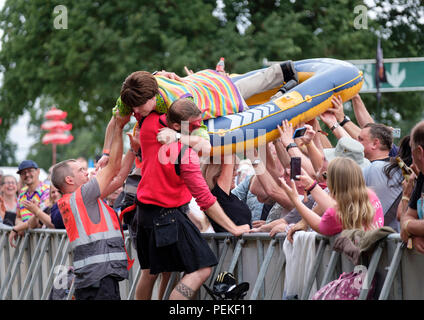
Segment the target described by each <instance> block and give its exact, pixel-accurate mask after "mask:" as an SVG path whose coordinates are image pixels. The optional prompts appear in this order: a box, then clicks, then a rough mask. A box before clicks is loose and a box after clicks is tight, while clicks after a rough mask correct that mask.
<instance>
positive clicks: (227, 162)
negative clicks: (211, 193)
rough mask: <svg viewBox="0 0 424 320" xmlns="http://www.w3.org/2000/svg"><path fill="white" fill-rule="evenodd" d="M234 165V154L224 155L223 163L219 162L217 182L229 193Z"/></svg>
mask: <svg viewBox="0 0 424 320" xmlns="http://www.w3.org/2000/svg"><path fill="white" fill-rule="evenodd" d="M234 165H235V155H233V154H231V155H224V163H222V164H221V173H220V175H219V177H218V180H217V184H218V185H219V187H220V188H221V189H222V190H223V191H224V192H225V193H226V194H230V192H231V184H232V181H233V179H234V177H233V170H234Z"/></svg>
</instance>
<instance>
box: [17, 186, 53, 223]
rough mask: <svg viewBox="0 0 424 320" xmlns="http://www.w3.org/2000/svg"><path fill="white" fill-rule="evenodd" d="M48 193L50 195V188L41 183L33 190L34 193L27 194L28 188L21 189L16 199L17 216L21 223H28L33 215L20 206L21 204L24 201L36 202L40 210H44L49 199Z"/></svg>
mask: <svg viewBox="0 0 424 320" xmlns="http://www.w3.org/2000/svg"><path fill="white" fill-rule="evenodd" d="M49 193H50V186H49V185H48V184H45V183H43V182H40V184H39V185H38V187H37V189H35V191H34V192H32V193H30V192H28V186H25V187H23V188H22V189H21V192H20V194H19V198H18V204H19V214H20V216H21V219H22V221H23V222H25V221H28V220H29V219H30V218H31V217H32V216H33V215H34V214H33V213H32V212H31V211H29V210H28V209H26V208H25V207H24V205H23V204H22V202H23V201H24V200H29V201H31V200H36V202H37V203H38V204H39V206H40V209H41V210H44V209H45V208H46V206H45V201H46V200H47V199H48V198H49Z"/></svg>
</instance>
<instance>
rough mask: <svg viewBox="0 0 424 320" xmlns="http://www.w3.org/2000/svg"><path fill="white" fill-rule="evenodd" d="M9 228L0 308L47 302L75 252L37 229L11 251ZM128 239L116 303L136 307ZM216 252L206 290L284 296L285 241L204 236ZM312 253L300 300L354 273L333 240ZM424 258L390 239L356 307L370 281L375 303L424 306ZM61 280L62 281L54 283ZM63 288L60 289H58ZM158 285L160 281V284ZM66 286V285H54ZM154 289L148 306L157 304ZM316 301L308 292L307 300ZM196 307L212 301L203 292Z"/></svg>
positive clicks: (54, 233)
mask: <svg viewBox="0 0 424 320" xmlns="http://www.w3.org/2000/svg"><path fill="white" fill-rule="evenodd" d="M10 231H11V228H10V227H8V226H3V225H0V300H10V299H19V300H28V299H33V300H46V299H49V295H50V292H51V290H52V288H53V286H54V285H57V283H58V278H59V276H60V275H63V270H65V271H66V270H68V267H70V266H72V252H71V251H70V246H69V241H68V238H67V235H66V231H65V230H51V229H34V230H30V231H27V232H26V233H25V235H24V236H23V237H18V240H17V243H16V249H15V248H12V247H11V246H10V245H9V241H8V238H9V234H10ZM124 234H125V236H126V246H127V250H128V253H129V255H130V256H131V257H132V258H135V263H134V266H133V268H132V269H131V270H130V276H129V279H128V280H125V281H121V282H120V290H121V298H122V299H128V300H130V299H134V295H135V288H136V284H137V282H138V279H139V277H140V273H141V270H140V266H139V264H138V261H137V258H136V257H137V254H136V252H135V250H134V248H133V246H132V241H131V240H130V238H129V236H128V232H125V233H124ZM203 237H204V239H205V240H206V241H207V242H208V244H209V246H210V247H211V249H212V250H213V252H214V253H215V254H216V256H217V257H218V264H217V266H215V267H214V269H213V272H212V274H211V276H210V278H209V279H208V280H207V281H206V283H205V284H206V285H207V286H209V287H212V285H213V282H214V280H215V279H216V276H217V275H218V273H219V272H221V271H228V272H232V273H233V274H234V275H235V276H236V278H237V280H238V282H244V281H247V282H249V284H250V288H249V291H248V293H247V295H246V297H245V299H250V300H263V299H265V300H275V299H277V300H279V299H282V298H283V296H284V283H285V280H286V279H285V266H286V256H285V254H284V251H283V243H284V241H285V234H281V233H280V234H277V235H276V236H275V237H273V238H271V237H270V236H269V235H268V234H267V233H252V234H245V235H243V236H242V237H239V238H235V237H233V236H231V235H230V234H227V233H211V234H203ZM315 244H316V251H315V252H316V253H315V257H314V260H313V261H314V264H313V266H312V267H311V268H310V270H311V271H310V273H309V274H307V275H305V276H306V278H307V281H306V283H305V284H304V286H303V290H302V291H303V294H302V296H301V297H299V298H300V299H308V298H309V297H310V296H311V292H312V291H311V290H312V287H313V283H314V282H316V283H317V289H319V288H321V287H322V286H323V285H325V284H327V283H328V282H330V281H331V280H334V279H336V278H338V276H339V275H340V273H341V272H350V271H352V270H353V269H354V267H355V266H354V265H353V264H352V263H351V262H350V261H349V260H348V259H347V257H345V256H344V255H343V254H340V253H339V252H336V251H333V250H332V239H331V238H326V237H323V236H322V235H319V234H315ZM423 267H424V255H422V254H419V253H418V252H416V251H415V250H405V245H404V243H403V242H401V240H400V237H399V234H391V235H389V236H388V237H387V238H386V239H385V240H383V241H381V242H379V244H378V245H377V246H376V248H375V249H374V251H373V252H372V256H371V258H370V261H369V264H368V266H363V268H365V270H366V271H367V272H366V277H365V280H364V283H365V284H364V285H363V287H362V290H361V293H360V297H359V299H365V298H366V297H367V294H368V288H369V285H370V284H371V281H372V279H373V278H374V276H376V278H377V286H376V295H375V297H376V298H378V299H381V300H385V299H396V300H400V299H424V290H422V287H423V285H424V283H423V282H424V277H422V276H421V273H422V269H423ZM181 276H182V274H180V273H173V274H172V275H171V278H170V281H169V283H168V287H167V288H166V290H165V295H164V299H167V298H168V297H169V295H170V293H171V291H172V288H173V286H174V285H175V284H176V283H177V281H178V279H179V278H180V277H181ZM59 280H60V279H59ZM59 282H60V281H59ZM158 283H159V281H157V284H158ZM59 284H63V283H59ZM157 291H158V285H156V286H155V289H154V295H153V298H154V299H155V298H156V299H157ZM73 292H74V287H73V285H72V287H71V288H70V290H68V291H67V299H72V296H73ZM312 293H313V292H312ZM197 299H201V300H209V299H211V297H210V296H209V295H208V293H207V292H206V290H205V289H204V288H201V289H200V290H199V292H198V295H197Z"/></svg>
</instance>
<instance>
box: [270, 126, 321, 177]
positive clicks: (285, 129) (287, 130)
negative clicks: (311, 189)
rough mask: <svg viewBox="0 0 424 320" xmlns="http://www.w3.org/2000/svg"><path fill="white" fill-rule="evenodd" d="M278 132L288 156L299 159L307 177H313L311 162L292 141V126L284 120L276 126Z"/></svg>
mask: <svg viewBox="0 0 424 320" xmlns="http://www.w3.org/2000/svg"><path fill="white" fill-rule="evenodd" d="M278 131H279V132H280V137H281V142H282V143H283V146H284V148H285V149H286V151H287V152H288V154H289V156H290V157H300V158H301V159H302V161H301V162H302V168H304V169H305V170H306V172H307V173H308V174H309V175H313V174H314V173H315V171H314V167H313V166H312V163H311V160H309V158H308V157H306V156H305V155H304V154H303V153H302V151H300V149H299V148H298V147H297V144H296V143H295V141H294V139H293V125H292V124H291V123H289V122H288V121H287V120H284V121H283V123H282V124H281V126H278ZM292 146H293V147H292Z"/></svg>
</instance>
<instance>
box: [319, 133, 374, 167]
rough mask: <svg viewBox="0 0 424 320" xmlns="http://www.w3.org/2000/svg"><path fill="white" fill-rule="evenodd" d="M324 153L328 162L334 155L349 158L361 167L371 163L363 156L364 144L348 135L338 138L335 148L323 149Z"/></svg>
mask: <svg viewBox="0 0 424 320" xmlns="http://www.w3.org/2000/svg"><path fill="white" fill-rule="evenodd" d="M324 155H325V158H326V159H327V161H328V162H330V161H331V160H333V159H334V158H336V157H342V158H350V159H352V160H353V161H355V162H356V163H357V164H358V165H359V166H360V167H361V168H362V169H363V168H366V167H368V166H369V165H370V164H371V162H370V161H369V160H368V159H367V158H365V156H364V146H363V145H362V143H360V142H359V141H357V140H355V139H353V138H350V137H342V138H340V140H339V141H338V142H337V145H336V147H335V148H330V149H324Z"/></svg>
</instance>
